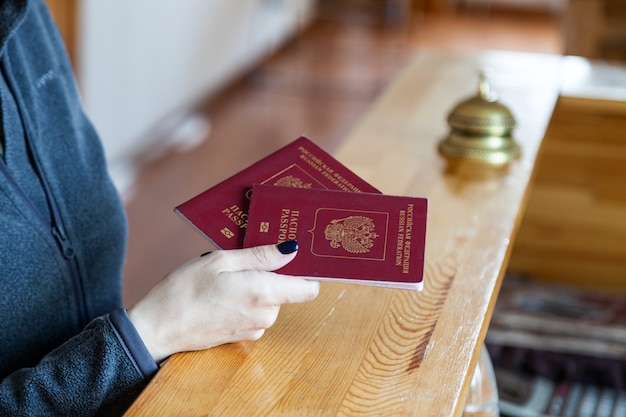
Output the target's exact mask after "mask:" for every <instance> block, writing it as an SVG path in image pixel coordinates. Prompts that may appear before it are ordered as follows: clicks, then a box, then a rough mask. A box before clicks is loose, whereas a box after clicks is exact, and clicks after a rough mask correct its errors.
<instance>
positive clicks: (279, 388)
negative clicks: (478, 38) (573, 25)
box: [127, 51, 560, 417]
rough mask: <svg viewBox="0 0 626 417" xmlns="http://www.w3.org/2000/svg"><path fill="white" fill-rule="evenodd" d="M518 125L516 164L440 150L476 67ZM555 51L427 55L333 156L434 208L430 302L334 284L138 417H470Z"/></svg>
mask: <svg viewBox="0 0 626 417" xmlns="http://www.w3.org/2000/svg"><path fill="white" fill-rule="evenodd" d="M484 67H489V68H491V69H492V70H493V72H494V76H493V78H492V84H493V87H494V88H495V89H496V91H497V92H498V93H499V94H500V99H501V101H502V102H503V103H504V104H506V105H508V106H509V107H510V109H511V110H512V112H513V114H514V115H515V116H516V119H517V121H518V126H517V127H516V129H515V131H514V135H515V136H516V139H517V140H518V141H519V143H520V144H521V146H522V149H523V156H522V157H521V159H520V160H518V161H515V162H513V163H512V164H510V165H509V166H507V167H504V168H489V167H486V166H484V165H475V164H472V163H469V162H463V161H461V162H456V163H452V162H449V161H446V160H445V159H444V158H442V157H441V156H440V155H439V154H438V153H437V144H438V142H439V141H440V140H442V139H443V138H444V137H445V135H446V134H447V132H448V126H447V124H446V116H447V113H448V112H449V111H450V110H451V108H452V107H453V106H454V105H455V104H456V103H458V102H459V101H460V100H462V99H465V98H467V97H469V96H471V95H474V94H475V93H476V90H477V85H478V71H479V70H480V69H481V68H484ZM559 69H560V59H559V58H558V57H555V56H549V55H533V54H520V53H504V52H502V53H485V54H480V55H472V56H449V55H442V54H437V53H431V52H426V51H424V52H420V53H419V54H418V55H416V56H415V58H414V60H413V61H412V62H411V64H410V65H409V66H408V67H407V68H406V69H405V70H404V71H403V72H402V74H400V76H399V77H398V78H397V80H396V81H395V82H394V83H393V84H392V85H391V86H390V87H389V88H388V89H387V91H386V92H385V93H384V94H383V95H382V97H381V98H380V100H379V101H378V102H377V103H376V104H375V105H374V106H373V107H372V109H371V110H370V111H369V112H368V113H367V114H366V115H365V117H364V118H363V119H362V121H361V122H360V123H359V124H358V125H357V127H356V128H355V129H354V130H353V131H352V132H351V134H350V135H349V137H348V138H347V140H346V141H345V142H344V145H342V147H341V148H340V149H339V150H338V151H337V152H336V153H335V156H336V157H337V158H338V159H339V160H340V161H342V162H343V163H344V164H346V165H347V166H348V167H350V168H351V169H353V170H354V171H355V172H357V173H358V174H360V175H361V176H363V177H364V178H365V179H366V180H368V181H370V182H371V183H372V184H373V185H374V186H376V187H378V188H380V189H381V190H382V191H383V192H385V193H387V194H395V195H412V196H423V197H427V198H428V199H429V218H428V225H427V242H426V272H425V287H424V290H423V291H422V292H412V291H405V290H391V289H383V288H375V287H366V286H358V285H344V284H336V283H328V282H324V283H322V288H321V293H320V296H319V297H318V299H317V300H315V301H313V302H311V303H308V304H300V305H290V306H285V307H284V308H283V309H282V310H281V312H280V315H279V317H278V320H277V322H276V324H275V325H274V326H273V327H272V328H271V329H269V330H268V331H267V332H266V334H265V335H264V337H263V338H262V339H260V340H259V341H257V342H253V343H237V344H231V345H226V346H221V347H217V348H214V349H210V350H207V351H203V352H192V353H183V354H178V355H175V356H173V357H172V358H170V359H169V360H168V361H167V362H166V363H165V364H164V366H163V368H162V369H161V370H160V371H159V373H158V374H157V376H156V377H155V378H154V380H153V381H152V382H151V384H150V385H149V386H148V387H147V388H146V390H145V391H144V392H143V394H142V395H141V396H140V397H139V399H138V400H137V401H136V402H135V404H134V405H133V406H132V407H131V409H130V410H129V411H128V413H127V415H128V416H158V415H184V416H207V415H211V416H234V415H237V416H301V415H302V416H305V415H306V416H308V415H316V416H336V415H339V416H374V415H376V416H381V415H384V416H395V415H398V416H445V417H450V416H460V415H461V414H462V413H463V407H464V402H465V398H466V395H467V392H468V389H469V382H470V378H471V375H472V372H473V368H474V365H475V363H476V361H477V360H478V358H479V354H480V349H481V347H482V342H483V340H484V335H485V332H486V330H487V326H488V323H489V319H490V316H491V312H492V309H493V305H494V303H495V299H496V295H497V291H498V289H499V285H500V281H501V278H502V276H503V274H504V271H505V268H506V265H507V262H508V257H509V254H510V250H511V246H512V245H511V242H512V241H513V239H514V238H515V234H516V231H517V228H518V226H519V222H520V218H521V213H522V211H523V207H524V206H525V203H526V196H527V188H528V184H529V181H530V179H531V176H532V173H533V167H534V163H535V158H536V155H537V151H538V149H539V146H540V143H541V139H542V137H543V136H544V133H545V130H546V127H547V125H548V121H549V119H550V115H551V112H552V109H553V107H554V104H555V101H556V98H557V95H558V77H559Z"/></svg>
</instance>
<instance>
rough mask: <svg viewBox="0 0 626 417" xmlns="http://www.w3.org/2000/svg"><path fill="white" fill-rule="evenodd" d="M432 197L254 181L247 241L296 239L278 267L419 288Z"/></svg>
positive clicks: (247, 244)
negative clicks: (294, 249) (291, 251)
mask: <svg viewBox="0 0 626 417" xmlns="http://www.w3.org/2000/svg"><path fill="white" fill-rule="evenodd" d="M427 207H428V200H427V199H425V198H419V197H401V196H390V195H384V194H373V193H344V192H339V191H329V190H321V189H316V190H306V189H301V188H284V187H275V186H271V185H255V186H254V187H253V189H252V201H251V204H250V212H249V218H248V228H247V230H246V235H245V240H244V247H252V246H258V245H264V244H277V243H280V242H283V241H285V240H292V239H297V241H298V245H299V250H298V255H297V256H296V258H295V259H294V260H293V261H292V262H290V263H289V264H287V265H286V266H284V267H283V268H281V269H280V270H279V271H278V272H280V273H284V274H288V275H300V276H311V277H316V278H319V279H332V280H338V281H342V282H349V283H358V284H368V285H377V286H383V287H393V288H404V289H413V290H421V289H422V286H423V276H424V247H425V244H426V214H427Z"/></svg>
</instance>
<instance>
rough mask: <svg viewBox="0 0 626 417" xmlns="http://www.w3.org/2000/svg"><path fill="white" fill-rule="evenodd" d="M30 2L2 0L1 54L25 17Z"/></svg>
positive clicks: (0, 20) (0, 6) (0, 24)
mask: <svg viewBox="0 0 626 417" xmlns="http://www.w3.org/2000/svg"><path fill="white" fill-rule="evenodd" d="M27 5H28V0H2V3H1V4H0V53H1V51H2V50H3V49H4V45H5V43H6V41H7V39H8V38H9V36H11V33H12V32H13V30H15V28H16V27H17V26H18V25H19V23H20V22H21V20H22V17H23V16H24V11H25V10H26V6H27Z"/></svg>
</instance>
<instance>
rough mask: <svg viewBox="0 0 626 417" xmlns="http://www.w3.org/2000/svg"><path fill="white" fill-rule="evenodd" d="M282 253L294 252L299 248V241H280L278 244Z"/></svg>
mask: <svg viewBox="0 0 626 417" xmlns="http://www.w3.org/2000/svg"><path fill="white" fill-rule="evenodd" d="M276 247H277V248H278V250H279V251H280V253H282V254H283V255H288V254H290V253H294V252H295V251H297V250H298V241H297V240H287V241H285V242H282V243H279V244H278V245H276Z"/></svg>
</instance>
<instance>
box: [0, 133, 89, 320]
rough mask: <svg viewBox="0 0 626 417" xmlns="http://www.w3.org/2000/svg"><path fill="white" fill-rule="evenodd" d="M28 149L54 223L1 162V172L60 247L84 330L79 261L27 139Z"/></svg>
mask: <svg viewBox="0 0 626 417" xmlns="http://www.w3.org/2000/svg"><path fill="white" fill-rule="evenodd" d="M26 143H27V149H28V152H29V153H31V155H32V157H33V158H32V160H33V163H34V168H35V173H36V175H37V177H38V178H39V181H40V182H41V186H42V188H43V191H44V194H45V196H46V200H47V202H48V206H49V208H50V213H51V217H52V222H51V223H49V222H48V221H47V220H46V219H45V218H44V216H43V215H42V214H41V212H40V211H39V209H38V208H37V207H35V205H34V204H33V202H32V201H31V199H30V198H29V197H28V196H27V195H26V193H25V192H24V190H23V189H22V187H21V186H20V185H19V184H18V182H17V181H16V180H15V178H14V177H13V175H12V174H11V172H10V171H9V170H8V168H7V166H6V164H5V163H4V161H1V160H0V171H2V172H3V174H4V176H5V177H6V178H7V179H8V181H9V182H10V183H11V185H12V186H13V188H14V189H15V190H16V191H17V193H18V195H19V197H20V198H21V200H22V201H23V202H24V203H25V205H26V207H27V208H28V209H29V210H30V211H31V212H32V213H34V214H35V217H36V218H37V219H38V220H39V223H40V224H41V225H42V226H43V227H44V228H46V229H47V230H49V233H50V236H51V238H52V239H53V240H54V242H55V243H56V245H57V246H58V248H59V250H60V252H61V255H62V256H63V259H64V260H65V264H66V266H67V270H68V275H69V278H70V282H71V285H72V291H73V293H74V300H75V302H76V309H77V310H76V313H77V320H78V323H77V329H76V330H77V331H80V330H82V329H83V328H84V327H85V326H86V325H87V323H88V317H89V315H88V312H87V305H86V302H85V294H84V288H83V282H82V278H81V275H80V272H79V269H78V259H77V258H76V252H75V250H74V247H73V245H72V242H71V241H70V239H69V237H68V236H67V233H66V231H65V229H64V228H63V225H62V223H61V215H60V213H59V210H58V207H57V206H56V202H55V201H54V197H53V195H52V192H51V190H50V187H49V185H48V183H47V181H46V179H45V177H44V176H43V174H42V171H41V165H40V163H39V161H38V158H37V156H36V155H35V154H34V152H33V149H32V147H31V144H30V142H29V140H28V138H26Z"/></svg>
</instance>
